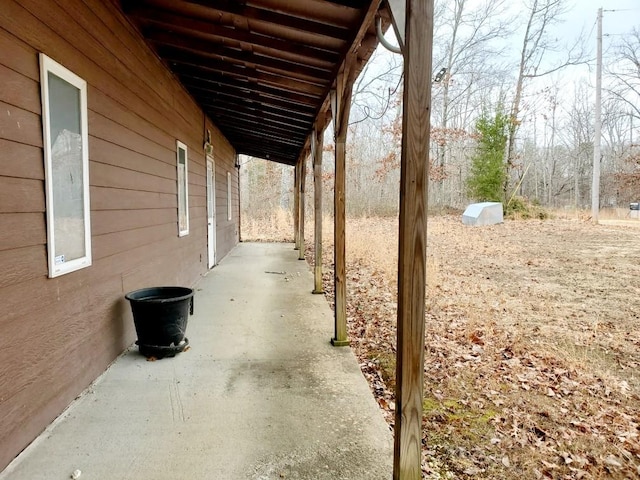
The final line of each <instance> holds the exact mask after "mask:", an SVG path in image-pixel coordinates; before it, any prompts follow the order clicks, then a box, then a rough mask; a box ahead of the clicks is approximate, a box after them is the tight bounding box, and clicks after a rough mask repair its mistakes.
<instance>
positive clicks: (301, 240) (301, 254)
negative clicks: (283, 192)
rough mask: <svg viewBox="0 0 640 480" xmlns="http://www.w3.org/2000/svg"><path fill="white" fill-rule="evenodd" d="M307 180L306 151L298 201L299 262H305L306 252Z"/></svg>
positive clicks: (301, 167)
mask: <svg viewBox="0 0 640 480" xmlns="http://www.w3.org/2000/svg"><path fill="white" fill-rule="evenodd" d="M306 179H307V155H306V151H303V153H302V156H301V157H300V200H299V201H298V205H299V206H300V219H299V220H298V221H299V222H300V223H299V229H298V232H299V233H298V242H299V244H300V249H299V251H298V260H304V251H305V243H304V219H305V211H304V207H305V198H304V197H305V186H306Z"/></svg>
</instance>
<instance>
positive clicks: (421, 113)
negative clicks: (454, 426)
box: [393, 0, 433, 480]
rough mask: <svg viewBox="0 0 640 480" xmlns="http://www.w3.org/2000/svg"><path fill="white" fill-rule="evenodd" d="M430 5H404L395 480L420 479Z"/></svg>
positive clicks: (414, 0) (428, 1)
mask: <svg viewBox="0 0 640 480" xmlns="http://www.w3.org/2000/svg"><path fill="white" fill-rule="evenodd" d="M432 47H433V0H407V1H406V30H405V46H404V50H403V53H404V98H403V118H402V132H403V134H402V157H401V161H400V228H399V250H398V332H397V337H398V344H397V354H396V355H397V361H396V416H395V427H394V429H395V435H394V442H395V444H394V459H393V478H394V480H420V479H421V478H422V468H421V458H422V449H421V447H422V400H423V399H422V396H423V381H424V378H423V376H424V348H425V338H424V333H425V325H424V322H425V318H424V314H425V287H426V253H427V252H426V239H427V185H428V174H429V128H430V114H431V67H432Z"/></svg>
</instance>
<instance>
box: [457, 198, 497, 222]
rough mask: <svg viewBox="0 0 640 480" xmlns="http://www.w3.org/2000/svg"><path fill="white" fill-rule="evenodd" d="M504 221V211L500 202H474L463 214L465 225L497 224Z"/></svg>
mask: <svg viewBox="0 0 640 480" xmlns="http://www.w3.org/2000/svg"><path fill="white" fill-rule="evenodd" d="M502 222H503V212H502V203H500V202H483V203H472V204H471V205H469V206H468V207H467V209H466V210H465V211H464V213H463V214H462V223H464V224H465V225H473V226H482V225H495V224H497V223H502Z"/></svg>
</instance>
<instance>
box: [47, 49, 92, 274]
mask: <svg viewBox="0 0 640 480" xmlns="http://www.w3.org/2000/svg"><path fill="white" fill-rule="evenodd" d="M40 88H41V95H42V129H43V140H44V163H45V196H46V208H47V257H48V263H49V277H51V278H53V277H57V276H59V275H63V274H65V273H69V272H73V271H75V270H79V269H81V268H85V267H88V266H89V265H91V219H90V213H91V212H90V202H89V144H88V134H87V83H86V82H85V81H84V80H83V79H81V78H80V77H78V76H77V75H75V74H74V73H72V72H71V71H69V70H67V69H66V68H65V67H63V66H62V65H60V64H59V63H57V62H55V61H53V60H52V59H51V58H49V57H47V56H46V55H44V54H40Z"/></svg>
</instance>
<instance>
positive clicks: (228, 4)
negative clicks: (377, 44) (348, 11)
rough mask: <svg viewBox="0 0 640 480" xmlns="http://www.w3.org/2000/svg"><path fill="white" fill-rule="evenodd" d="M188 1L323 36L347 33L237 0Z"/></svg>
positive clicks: (338, 28)
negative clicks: (212, 3)
mask: <svg viewBox="0 0 640 480" xmlns="http://www.w3.org/2000/svg"><path fill="white" fill-rule="evenodd" d="M188 1H189V3H196V4H198V5H203V6H205V7H208V8H211V9H212V10H216V11H220V12H223V13H232V14H234V15H240V16H243V17H245V18H247V19H250V20H257V21H260V22H266V23H275V24H277V25H282V26H284V27H287V28H291V29H295V30H300V31H303V32H309V33H313V34H315V35H322V36H323V37H330V38H340V39H342V38H344V36H345V35H346V34H347V30H346V29H345V28H340V27H336V26H333V25H328V24H326V23H321V22H317V21H314V20H311V19H305V18H300V17H294V16H292V15H286V14H282V13H278V12H274V11H269V10H264V9H261V8H254V7H248V6H246V5H243V4H242V3H240V2H237V1H225V2H219V3H217V4H216V5H215V6H212V5H211V1H210V0H188Z"/></svg>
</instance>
